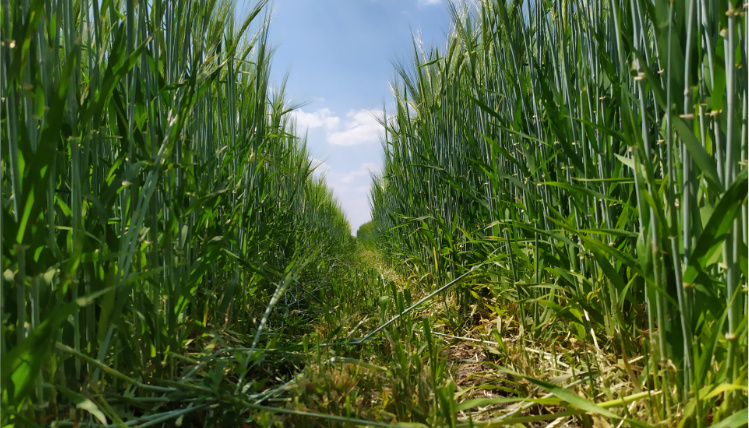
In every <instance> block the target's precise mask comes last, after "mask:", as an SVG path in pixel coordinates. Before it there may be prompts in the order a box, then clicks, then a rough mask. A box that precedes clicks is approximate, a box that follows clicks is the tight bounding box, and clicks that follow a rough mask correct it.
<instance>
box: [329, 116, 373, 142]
mask: <svg viewBox="0 0 749 428" xmlns="http://www.w3.org/2000/svg"><path fill="white" fill-rule="evenodd" d="M378 113H379V111H378V110H368V109H363V110H352V111H350V112H348V114H346V117H348V119H347V120H346V123H344V125H343V130H340V131H335V132H330V133H328V143H330V144H333V145H336V146H357V145H360V144H372V143H379V141H380V135H381V133H382V125H380V123H379V122H378V121H377V119H376V115H377V114H378Z"/></svg>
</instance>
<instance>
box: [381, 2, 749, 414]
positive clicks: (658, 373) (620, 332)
mask: <svg viewBox="0 0 749 428" xmlns="http://www.w3.org/2000/svg"><path fill="white" fill-rule="evenodd" d="M739 8H740V5H739V4H738V3H736V2H727V1H718V2H708V1H698V0H695V1H691V2H673V3H672V2H667V1H660V0H656V1H654V2H648V1H633V2H608V1H595V2H581V1H560V2H543V1H534V2H525V3H523V2H503V1H484V2H481V5H480V7H478V8H477V9H475V10H467V9H466V10H461V9H458V8H455V7H453V8H452V9H451V10H452V12H453V16H454V27H455V29H454V30H453V32H452V33H451V35H450V36H449V38H448V41H447V45H446V47H445V48H443V49H432V50H428V51H423V50H420V48H418V49H416V50H415V52H414V59H413V61H412V62H411V63H402V64H399V65H398V66H397V70H398V72H399V75H400V78H399V79H398V81H397V82H396V84H395V90H394V95H395V100H396V102H397V107H396V111H395V112H386V115H387V114H390V116H387V117H388V119H387V127H388V135H387V137H386V144H384V145H383V147H384V149H385V152H386V159H385V169H384V171H383V173H382V177H380V178H379V179H378V180H377V185H376V186H375V188H374V190H373V192H372V197H371V199H372V205H373V213H374V214H373V215H374V222H375V225H376V226H375V227H376V229H377V231H378V233H379V235H380V238H379V242H380V244H381V248H383V250H384V251H386V252H387V253H388V254H390V255H391V256H393V257H398V258H401V259H403V260H404V261H405V262H406V263H407V265H408V266H409V269H410V270H412V271H413V272H415V273H416V274H417V275H422V276H425V277H427V278H433V279H434V280H436V281H437V282H438V283H441V282H447V280H449V279H451V278H455V277H457V276H458V275H460V274H461V273H463V272H465V271H466V270H467V269H469V268H472V267H474V266H477V265H485V266H486V269H484V270H483V272H485V275H486V276H485V278H486V281H488V282H489V284H488V285H487V287H488V288H489V289H490V291H491V292H492V293H493V294H494V295H495V296H502V298H503V299H508V295H509V296H510V297H509V300H510V301H512V302H513V303H514V302H517V303H516V304H517V313H516V314H515V316H516V317H518V318H517V319H518V323H519V326H518V327H519V329H520V333H519V334H520V336H521V337H522V338H526V337H531V338H534V339H542V340H544V341H547V342H553V341H554V340H555V337H558V335H559V334H560V330H559V329H558V328H555V326H558V325H559V323H560V322H562V323H563V325H565V326H571V328H572V331H573V334H574V336H575V338H576V339H577V340H578V341H583V342H586V343H589V344H590V345H592V348H591V350H592V351H593V352H595V353H596V354H600V353H605V354H613V355H616V356H617V358H619V359H621V360H622V361H623V362H624V364H625V365H626V364H627V360H629V359H633V358H636V357H637V356H643V355H644V356H645V360H644V362H643V363H644V367H643V368H642V370H640V371H639V372H638V373H632V374H631V375H630V379H629V382H632V383H634V384H639V388H652V389H653V390H655V391H659V395H658V396H653V397H652V398H651V399H650V400H649V401H650V406H651V410H650V415H649V416H648V417H647V418H646V420H649V421H650V422H651V423H654V422H660V421H667V423H668V424H677V423H683V424H688V425H691V426H706V425H708V424H709V423H710V422H711V421H713V422H715V421H718V420H721V419H723V418H728V417H730V416H731V415H732V414H733V413H734V412H735V411H736V409H737V408H742V407H745V406H746V387H747V386H746V385H747V383H746V379H747V359H746V348H747V342H746V284H747V283H746V277H747V272H746V266H747V261H746V260H747V258H746V255H747V246H746V245H747V240H746V236H747V225H746V206H747V205H746V195H747V191H746V189H747V175H746V174H747V172H746V171H747V170H746V153H747V138H746V135H747V133H746V132H747V112H746V102H747V79H746V61H747V58H746V34H745V25H746V21H745V14H744V12H743V11H741V10H740V9H739ZM739 106H743V107H739ZM457 293H458V305H459V307H460V308H461V310H463V312H465V308H467V307H470V305H471V304H473V303H474V302H475V301H476V298H477V297H478V296H471V294H470V293H469V292H467V290H462V291H460V290H459V291H458V292H457ZM514 304H515V303H514ZM726 385H730V386H726ZM591 386H592V387H593V388H594V390H593V391H591V392H590V393H596V392H597V391H601V392H603V393H609V391H608V386H607V385H601V384H591ZM723 388H727V389H725V390H724V389H723ZM729 390H730V391H729ZM612 398H613V397H612Z"/></svg>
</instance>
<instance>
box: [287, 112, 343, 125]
mask: <svg viewBox="0 0 749 428" xmlns="http://www.w3.org/2000/svg"><path fill="white" fill-rule="evenodd" d="M291 114H292V116H293V117H294V119H296V123H297V127H299V128H300V129H305V128H306V129H313V128H320V127H325V129H326V130H332V129H336V128H337V127H338V124H339V123H340V121H341V119H340V118H339V117H338V116H334V115H333V112H332V111H331V110H330V109H327V108H322V109H319V110H317V111H315V112H314V113H306V112H305V111H304V110H302V109H299V110H294V111H293V112H292V113H291Z"/></svg>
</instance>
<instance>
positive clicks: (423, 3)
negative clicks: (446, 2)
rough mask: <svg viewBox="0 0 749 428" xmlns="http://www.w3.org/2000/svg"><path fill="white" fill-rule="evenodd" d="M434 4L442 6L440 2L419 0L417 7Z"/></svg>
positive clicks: (440, 0) (436, 0)
mask: <svg viewBox="0 0 749 428" xmlns="http://www.w3.org/2000/svg"><path fill="white" fill-rule="evenodd" d="M435 4H442V0H419V6H431V5H435Z"/></svg>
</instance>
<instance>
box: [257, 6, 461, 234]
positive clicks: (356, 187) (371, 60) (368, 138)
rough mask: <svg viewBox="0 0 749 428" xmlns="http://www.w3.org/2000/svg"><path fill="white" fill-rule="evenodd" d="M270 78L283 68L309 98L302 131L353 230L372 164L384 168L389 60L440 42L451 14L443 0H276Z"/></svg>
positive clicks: (293, 87)
mask: <svg viewBox="0 0 749 428" xmlns="http://www.w3.org/2000/svg"><path fill="white" fill-rule="evenodd" d="M272 10H273V15H272V16H273V18H272V21H271V29H270V40H269V41H270V43H271V45H273V46H275V47H276V53H275V56H274V59H273V65H272V67H273V72H272V83H273V84H280V82H281V81H282V78H283V76H284V75H285V74H286V73H288V76H289V80H288V84H287V87H286V95H287V97H288V98H289V99H290V101H291V102H293V103H306V105H304V106H303V107H302V108H301V109H300V110H298V111H296V112H295V117H296V120H297V124H298V126H299V128H300V131H299V132H302V133H303V132H304V129H307V130H308V139H307V144H308V148H309V149H310V152H311V154H312V156H313V157H314V158H315V159H316V160H317V161H318V162H320V163H321V165H320V167H319V168H318V171H319V173H324V174H325V177H326V182H327V184H328V186H329V187H330V188H332V189H333V191H334V193H335V196H336V198H337V199H338V201H339V202H340V203H341V206H342V207H343V210H344V212H345V213H346V217H347V218H348V220H349V223H350V224H351V228H352V233H356V230H357V229H358V227H359V226H360V225H361V224H363V223H365V222H367V221H369V220H370V210H369V203H368V197H369V187H370V185H371V179H370V175H369V171H374V172H379V171H380V169H381V168H382V161H383V155H382V147H381V143H380V138H381V135H382V131H381V128H380V126H379V125H378V123H377V121H376V119H375V118H374V115H375V114H377V115H381V112H382V108H383V105H385V106H388V107H389V110H390V111H392V108H390V107H391V106H392V105H393V103H392V96H391V94H390V87H389V82H392V81H393V80H394V76H395V72H394V68H393V65H392V64H393V61H397V60H410V58H412V56H413V41H412V37H411V34H412V33H413V34H418V35H419V38H420V39H421V41H422V43H423V46H424V47H425V48H429V47H431V46H440V47H441V46H443V45H444V44H445V41H446V37H447V36H446V34H447V33H448V31H449V29H450V17H449V13H448V10H447V7H446V6H445V4H444V3H443V2H442V0H274V1H273V2H272Z"/></svg>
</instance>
